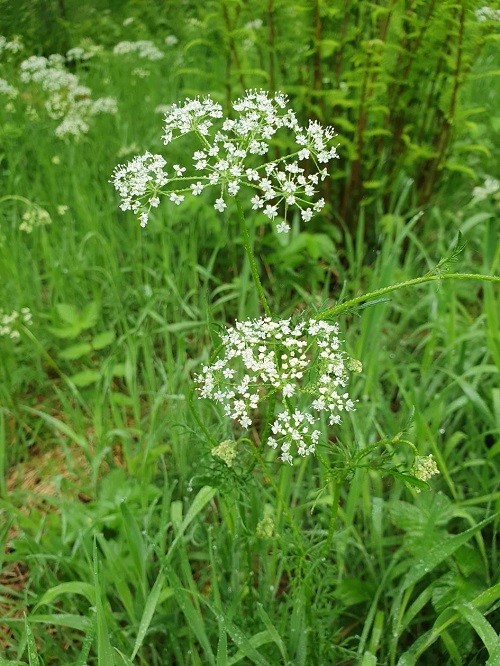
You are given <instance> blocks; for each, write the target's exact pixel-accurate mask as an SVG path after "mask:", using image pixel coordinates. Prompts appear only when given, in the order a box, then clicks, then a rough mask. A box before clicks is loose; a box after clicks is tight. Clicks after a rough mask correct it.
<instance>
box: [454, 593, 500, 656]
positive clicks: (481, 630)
mask: <svg viewBox="0 0 500 666" xmlns="http://www.w3.org/2000/svg"><path fill="white" fill-rule="evenodd" d="M456 608H457V610H458V612H459V613H460V615H462V616H463V617H464V618H465V619H466V620H467V622H468V623H469V624H470V625H471V626H472V627H473V628H474V630H475V631H476V633H477V635H478V636H479V638H480V639H481V640H482V641H483V643H484V646H485V648H486V649H487V650H488V654H489V655H490V657H492V656H493V654H494V652H495V650H496V649H497V647H498V641H499V637H498V636H497V633H496V631H495V630H494V629H493V627H492V626H491V624H490V623H489V622H488V620H487V619H486V618H485V617H484V616H483V615H482V614H481V613H480V612H479V611H478V610H477V608H474V606H473V605H472V604H460V605H459V606H457V607H456Z"/></svg>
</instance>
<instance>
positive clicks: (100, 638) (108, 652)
mask: <svg viewBox="0 0 500 666" xmlns="http://www.w3.org/2000/svg"><path fill="white" fill-rule="evenodd" d="M92 560H93V570H94V571H93V573H94V588H95V599H96V622H97V666H115V659H114V655H113V650H112V648H111V643H110V641H109V629H108V623H107V620H106V613H105V608H104V603H103V598H104V591H103V588H102V586H101V579H100V572H99V559H98V557H97V540H96V539H94V546H93V551H92Z"/></svg>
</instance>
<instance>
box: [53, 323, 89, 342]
mask: <svg viewBox="0 0 500 666" xmlns="http://www.w3.org/2000/svg"><path fill="white" fill-rule="evenodd" d="M47 329H48V331H49V333H52V335H55V336H56V338H60V339H61V340H65V339H66V338H76V337H78V336H79V335H80V333H81V332H82V329H81V326H80V325H78V324H75V325H74V326H48V327H47Z"/></svg>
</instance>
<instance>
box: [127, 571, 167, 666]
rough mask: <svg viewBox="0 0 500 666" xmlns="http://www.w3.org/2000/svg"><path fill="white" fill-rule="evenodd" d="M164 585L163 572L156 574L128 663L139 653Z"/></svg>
mask: <svg viewBox="0 0 500 666" xmlns="http://www.w3.org/2000/svg"><path fill="white" fill-rule="evenodd" d="M164 583H165V576H164V573H163V571H160V573H159V574H158V578H157V579H156V581H155V584H154V585H153V587H152V589H151V592H150V593H149V595H148V598H147V600H146V605H145V606H144V612H143V614H142V618H141V622H140V624H139V630H138V632H137V638H136V639H135V645H134V650H133V652H132V654H131V655H130V661H133V660H134V658H135V656H136V654H137V653H138V652H139V649H140V647H141V645H142V643H143V641H144V638H145V636H146V632H147V630H148V629H149V625H150V624H151V620H152V619H153V615H154V612H155V610H156V605H157V603H158V599H159V598H160V594H161V591H162V588H163V585H164Z"/></svg>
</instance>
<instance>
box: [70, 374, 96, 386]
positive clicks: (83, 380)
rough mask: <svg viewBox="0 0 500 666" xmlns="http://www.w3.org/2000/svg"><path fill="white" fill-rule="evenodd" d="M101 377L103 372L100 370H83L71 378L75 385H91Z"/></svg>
mask: <svg viewBox="0 0 500 666" xmlns="http://www.w3.org/2000/svg"><path fill="white" fill-rule="evenodd" d="M100 378H101V373H100V372H99V371H98V370H82V371H81V372H77V373H76V374H75V375H71V377H70V378H69V379H70V381H72V382H73V384H74V385H75V386H81V387H83V386H90V384H95V383H96V382H98V381H99V380H100Z"/></svg>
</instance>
